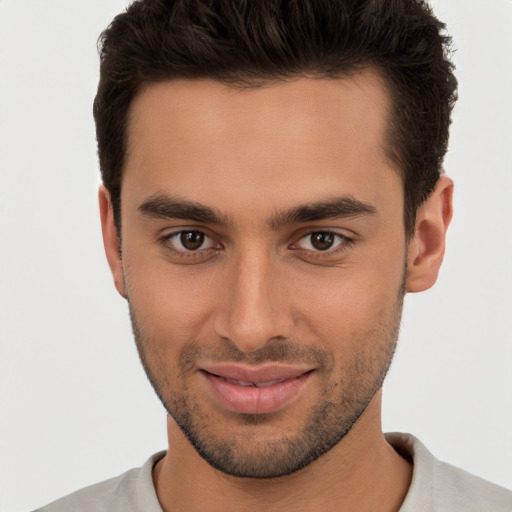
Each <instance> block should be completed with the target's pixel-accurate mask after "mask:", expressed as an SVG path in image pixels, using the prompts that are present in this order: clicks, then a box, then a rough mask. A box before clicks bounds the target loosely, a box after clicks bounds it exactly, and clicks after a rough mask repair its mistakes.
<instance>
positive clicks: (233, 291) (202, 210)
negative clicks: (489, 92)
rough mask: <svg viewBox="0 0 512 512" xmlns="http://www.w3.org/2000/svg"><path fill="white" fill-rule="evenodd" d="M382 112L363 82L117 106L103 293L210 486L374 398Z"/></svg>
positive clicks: (381, 324) (393, 264) (383, 246)
mask: <svg viewBox="0 0 512 512" xmlns="http://www.w3.org/2000/svg"><path fill="white" fill-rule="evenodd" d="M387 110H388V98H387V95H386V91H385V88H384V86H383V84H382V82H381V80H380V79H379V77H378V76H376V75H375V74H372V73H369V72H368V73H364V74H361V75H358V76H355V77H351V78H347V79H344V80H322V79H307V78H301V79H299V80H296V81H292V82H288V83H279V84H278V83H275V84H270V85H267V86H265V87H261V88H256V89H250V90H238V89H234V88H230V87H228V86H226V85H222V84H220V83H217V82H214V81H209V80H204V81H172V82H166V83H159V84H153V85H149V86H148V87H147V88H146V89H145V90H144V91H143V92H141V93H140V95H139V96H138V97H137V98H136V99H135V101H134V103H133V105H132V108H131V116H130V121H129V127H128V128H129V130H128V131H129V137H128V140H129V152H128V158H127V163H126V168H125V171H124V175H123V182H122V193H121V204H122V210H121V218H122V274H123V275H122V277H121V279H120V280H118V283H117V284H118V288H119V289H120V290H121V291H122V293H123V294H125V295H126V297H127V299H128V301H129V305H130V312H131V318H132V323H133V330H134V333H135V337H136V342H137V346H138V349H139V353H140V356H141V359H142V361H143V364H144V367H145V369H146V372H147V373H148V376H149V378H150V380H151V382H152V384H153V386H154V388H155V390H156V392H157V394H158V395H159V397H160V398H161V400H162V402H163V404H164V405H165V407H166V409H167V411H168V412H169V414H170V415H171V416H172V417H173V418H174V420H175V421H176V423H177V424H178V425H179V426H180V427H181V429H182V431H183V432H184V433H185V434H186V436H187V437H188V439H189V440H190V441H191V443H192V444H193V446H194V447H195V448H196V450H197V451H198V452H199V453H200V454H201V455H202V456H203V457H204V458H205V459H206V460H207V461H208V462H209V463H210V464H211V465H212V466H214V467H216V468H218V469H220V470H222V471H224V472H226V473H228V474H232V475H238V476H245V477H273V476H280V475H285V474H288V473H291V472H293V471H296V470H297V469H300V468H302V467H304V466H305V465H307V464H308V463H310V462H311V461H313V460H315V459H316V458H317V457H319V456H320V455H321V454H323V453H325V452H326V451H328V450H329V449H331V448H332V447H333V446H335V445H336V444H337V443H338V442H340V440H342V438H343V437H344V436H345V435H346V434H347V433H348V432H349V430H350V429H351V427H352V426H353V425H354V424H356V423H357V422H358V420H360V418H361V415H362V414H363V412H364V411H365V409H366V408H367V407H368V404H369V403H371V401H372V398H373V397H374V396H375V394H376V393H377V391H378V390H379V389H380V387H381V384H382V381H383V379H384V376H385V374H386V372H387V370H388V367H389V365H390V362H391V359H392V355H393V351H394V348H395V344H396V339H397V333H398V328H399V322H400V314H401V306H402V298H403V293H404V265H405V255H406V243H405V234H404V227H403V193H402V182H401V179H400V177H399V173H398V172H397V170H396V169H394V168H393V167H392V164H391V163H390V162H389V161H388V160H387V159H386V156H385V148H386V140H385V133H386V123H387Z"/></svg>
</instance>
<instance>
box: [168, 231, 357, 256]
mask: <svg viewBox="0 0 512 512" xmlns="http://www.w3.org/2000/svg"><path fill="white" fill-rule="evenodd" d="M184 233H197V234H200V235H203V236H204V237H205V238H207V239H210V240H212V241H213V242H214V244H215V246H214V247H208V248H206V249H197V250H178V249H175V248H173V243H172V241H171V240H172V239H173V238H175V237H178V236H180V235H183V234H184ZM319 233H321V234H323V235H331V236H333V237H335V238H337V239H338V240H340V242H339V243H338V245H336V246H335V248H334V249H331V248H328V249H326V250H325V251H321V250H316V251H315V250H308V249H301V248H300V247H298V248H297V247H294V246H296V245H297V244H298V243H299V242H300V241H301V240H304V239H306V238H307V237H311V236H312V235H314V234H319ZM159 242H160V243H161V244H162V245H163V246H164V248H165V249H166V250H167V251H170V252H171V253H172V254H173V255H175V256H177V257H179V258H202V257H205V256H206V255H207V254H209V253H211V252H217V251H219V250H220V249H221V248H222V246H221V245H220V244H219V243H217V242H215V241H214V240H213V238H212V237H210V236H208V235H207V234H206V233H205V232H204V231H201V230H199V229H182V230H180V231H174V232H172V233H169V234H168V235H165V236H163V237H162V238H160V239H159ZM353 244H354V239H353V238H350V237H348V236H347V235H344V234H341V233H338V232H337V231H332V230H321V229H318V230H314V231H309V232H307V233H305V234H303V235H302V236H301V237H300V238H299V239H298V240H297V241H296V242H294V243H292V244H291V245H289V246H288V248H290V249H292V250H297V251H300V250H302V251H306V252H307V253H308V257H314V258H327V257H329V256H333V255H335V254H339V253H341V252H343V251H345V250H346V249H348V248H349V247H350V246H352V245H353Z"/></svg>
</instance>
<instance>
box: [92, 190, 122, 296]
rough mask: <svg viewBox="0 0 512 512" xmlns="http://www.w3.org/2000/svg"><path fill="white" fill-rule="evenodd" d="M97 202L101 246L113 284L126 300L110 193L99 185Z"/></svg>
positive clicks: (119, 248)
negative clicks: (102, 246)
mask: <svg viewBox="0 0 512 512" xmlns="http://www.w3.org/2000/svg"><path fill="white" fill-rule="evenodd" d="M98 201H99V207H100V218H101V231H102V234H103V245H104V247H105V254H106V256H107V261H108V264H109V266H110V270H111V272H112V277H113V278H114V284H115V287H116V289H117V291H118V292H119V294H120V295H121V296H122V297H124V298H126V289H125V284H124V273H123V259H122V255H121V247H120V246H119V238H118V236H117V230H116V225H115V222H114V211H113V209H112V202H111V200H110V193H109V191H108V190H107V189H106V188H105V186H104V185H101V186H100V188H99V190H98Z"/></svg>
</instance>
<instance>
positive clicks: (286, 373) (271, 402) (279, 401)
mask: <svg viewBox="0 0 512 512" xmlns="http://www.w3.org/2000/svg"><path fill="white" fill-rule="evenodd" d="M313 370H314V369H313V368H311V367H300V366H283V365H276V364H270V365H262V366H247V365H239V364H214V365H202V366H201V368H200V373H201V374H202V375H203V377H204V378H205V380H206V382H207V384H208V387H209V388H210V390H211V391H212V392H213V394H214V396H215V398H216V399H217V400H218V402H220V404H221V406H222V407H223V408H225V409H228V410H230V411H233V412H237V413H245V414H265V413H271V412H276V411H278V410H280V409H282V408H283V407H285V406H287V405H288V404H290V403H291V402H292V401H294V400H295V399H296V397H297V396H298V395H299V393H300V392H301V390H302V389H303V388H304V386H305V385H306V384H307V382H308V381H309V379H310V377H311V375H312V373H313Z"/></svg>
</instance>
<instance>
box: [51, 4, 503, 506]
mask: <svg viewBox="0 0 512 512" xmlns="http://www.w3.org/2000/svg"><path fill="white" fill-rule="evenodd" d="M442 28H443V26H442V24H440V23H439V22H438V21H437V20H436V19H435V18H434V17H433V15H432V14H431V13H430V11H429V9H428V8H427V7H426V6H425V5H424V4H422V3H419V2H412V1H410V0H402V1H393V2H385V3H384V2H376V1H361V2H347V1H342V0H338V1H333V0H329V1H327V0H325V1H319V0H310V1H307V0H302V1H295V2H292V1H290V2H284V1H282V2H276V1H274V0H268V1H265V2H263V1H262V2H245V1H240V0H237V1H234V0H233V1H232V2H228V1H226V2H211V1H206V0H205V1H199V0H197V1H191V0H188V1H177V2H171V1H140V2H135V3H134V4H133V5H132V6H131V7H130V8H129V9H128V11H127V13H125V14H123V15H120V16H119V17H117V18H116V19H115V20H114V22H113V24H112V25H111V26H110V27H109V29H108V30H107V31H106V32H105V34H104V36H103V39H102V64H101V78H100V85H99V88H98V95H97V97H96V100H95V106H94V112H95V119H96V127H97V137H98V149H99V157H100V167H101V171H102V177H103V184H104V185H103V186H102V187H101V189H100V193H99V199H100V211H101V219H102V228H103V238H104V243H105V250H106V254H107V258H108V261H109V264H110V268H111V270H112V274H113V277H114V282H115V286H116V288H117V290H118V291H119V293H120V294H121V295H122V296H123V297H124V298H126V299H127V301H128V304H129V307H130V314H131V320H132V325H133V331H134V334H135V340H136V343H137V348H138V350H139V354H140V357H141V361H142V363H143V365H144V368H145V370H146V372H147V375H148V377H149V379H150V381H151V383H152V384H153V387H154V388H155V391H156V392H157V394H158V396H159V397H160V399H161V401H162V403H163V404H164V406H165V408H166V409H167V411H168V420H167V421H168V437H169V450H168V451H167V452H166V453H160V454H156V455H155V456H153V457H151V458H150V459H149V460H148V462H147V463H146V465H145V466H144V467H143V468H141V469H139V470H132V471H130V472H128V473H126V474H124V475H122V476H121V477H119V478H117V479H113V480H109V481H107V482H104V483H101V484H97V485H96V486H93V487H90V488H86V489H84V490H82V491H78V492H77V493H75V494H73V495H70V496H68V497H66V498H63V499H62V500H59V501H57V502H55V503H54V504H52V505H49V506H48V507H45V508H44V509H42V510H45V511H49V512H51V511H54V510H55V511H57V510H149V511H152V510H155V511H157V510H165V511H167V510H172V511H174V510H237V511H238V510H248V511H252V510H264V509H266V510H315V511H316V510H340V511H366V510H383V511H397V510H401V511H413V510H464V511H467V510H510V508H511V507H512V493H510V492H508V491H506V490H505V489H502V488H499V487H497V486H494V485H492V484H489V483H487V482H485V481H483V480H480V479H478V478H476V477H473V476H471V475H469V474H467V473H464V472H463V471H461V470H458V469H456V468H453V467H451V466H448V465H446V464H443V463H441V462H439V461H436V460H435V459H434V458H433V457H432V455H430V454H429V452H428V451H427V450H426V448H425V447H424V446H423V445H422V444H421V443H420V442H419V441H418V440H416V439H415V438H413V437H412V436H409V435H405V434H403V435H399V434H394V435H387V436H384V435H383V433H382V429H381V426H380V409H381V398H382V391H381V388H382V383H383V380H384V378H385V375H386V373H387V370H388V368H389V365H390V363H391V360H392V357H393V353H394V350H395V346H396V340H397V336H398V330H399V324H400V317H401V310H402V302H403V297H404V294H405V292H419V291H423V290H426V289H428V288H430V287H431V286H432V285H433V284H434V283H435V281H436V278H437V273H438V271H439V268H440V265H441V261H442V258H443V254H444V247H445V234H446V230H447V227H448V224H449V222H450V219H451V216H452V189H453V185H452V182H451V180H450V179H449V178H447V177H446V176H444V175H442V173H441V165H442V160H443V156H444V154H445V151H446V145H447V138H448V126H449V122H450V112H451V108H452V106H453V103H454V100H455V95H456V92H455V90H456V82H455V79H454V77H453V75H452V66H451V64H450V62H449V61H448V60H447V55H446V49H447V47H448V44H449V40H448V38H447V37H446V36H443V35H441V34H440V31H441V30H442Z"/></svg>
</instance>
